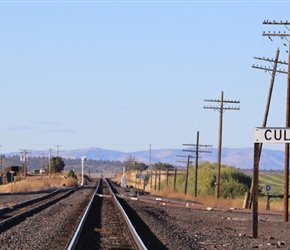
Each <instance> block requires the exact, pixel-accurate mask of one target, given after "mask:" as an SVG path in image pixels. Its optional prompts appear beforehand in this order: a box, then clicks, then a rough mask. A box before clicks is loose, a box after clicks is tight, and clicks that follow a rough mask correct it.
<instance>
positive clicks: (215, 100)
mask: <svg viewBox="0 0 290 250" xmlns="http://www.w3.org/2000/svg"><path fill="white" fill-rule="evenodd" d="M204 101H205V102H221V100H220V99H205V100H204ZM223 102H224V103H225V102H226V103H240V101H237V100H223Z"/></svg>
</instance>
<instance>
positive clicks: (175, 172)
mask: <svg viewBox="0 0 290 250" xmlns="http://www.w3.org/2000/svg"><path fill="white" fill-rule="evenodd" d="M176 175H177V168H175V170H174V181H173V182H174V184H173V190H174V192H175V191H176Z"/></svg>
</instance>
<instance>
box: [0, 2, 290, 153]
mask: <svg viewBox="0 0 290 250" xmlns="http://www.w3.org/2000/svg"><path fill="white" fill-rule="evenodd" d="M289 7H290V2H289V1H154V0H151V1H93V0H92V1H20V0H19V1H13V0H10V1H1V0H0V32H1V39H0V46H1V49H0V72H1V73H0V82H1V98H0V103H1V107H2V108H1V114H2V115H1V117H2V118H1V123H0V135H1V136H0V144H1V147H0V152H2V153H5V152H11V151H15V152H17V151H19V149H23V148H26V149H31V150H47V149H49V148H55V146H54V145H62V146H61V148H60V150H70V149H77V148H86V147H100V148H105V149H114V150H120V151H123V152H132V151H138V150H146V149H148V148H149V144H151V145H152V149H160V148H183V146H182V144H183V143H195V142H196V133H197V131H199V133H200V143H202V144H212V145H213V147H217V145H218V129H219V113H218V112H217V111H214V110H207V109H204V108H203V106H204V105H210V104H211V103H207V102H205V101H204V99H219V98H220V96H221V91H224V98H225V99H226V100H239V101H240V105H238V106H239V107H240V110H239V111H226V112H225V113H224V120H223V147H235V148H239V147H252V146H253V140H254V139H253V138H254V128H255V127H259V126H261V125H262V120H263V115H264V110H265V104H266V99H267V95H268V89H269V83H270V77H271V76H270V74H269V73H267V72H264V71H262V70H257V69H253V68H252V65H253V64H256V63H258V64H260V65H263V66H267V67H268V66H270V67H271V64H269V63H268V62H265V61H258V60H255V59H254V57H255V56H257V57H263V56H264V57H269V58H274V57H275V53H276V50H277V48H278V47H280V50H281V52H280V60H287V61H288V59H287V58H288V54H287V52H286V50H287V49H288V41H285V40H281V39H280V38H277V37H276V38H273V41H271V40H270V39H268V38H267V37H264V36H262V33H263V31H267V32H268V31H276V32H278V31H284V30H285V27H283V26H280V25H275V26H271V25H263V24H262V22H263V21H264V20H266V19H268V20H279V21H280V20H283V21H286V20H290V16H289ZM287 32H288V31H287ZM283 43H287V47H285V46H284V45H283ZM279 68H285V67H282V66H281V67H279ZM286 84H287V75H286V74H279V75H277V77H276V81H275V86H274V92H273V99H272V104H271V109H270V114H269V121H268V126H269V127H271V126H278V127H284V125H285V105H286V104H285V100H286ZM212 104H213V105H215V103H212ZM265 147H267V148H273V149H282V150H283V148H284V145H265Z"/></svg>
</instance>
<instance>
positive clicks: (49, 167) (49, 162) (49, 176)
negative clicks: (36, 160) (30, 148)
mask: <svg viewBox="0 0 290 250" xmlns="http://www.w3.org/2000/svg"><path fill="white" fill-rule="evenodd" d="M48 150H49V156H48V179H50V178H51V150H52V149H51V148H50V149H48Z"/></svg>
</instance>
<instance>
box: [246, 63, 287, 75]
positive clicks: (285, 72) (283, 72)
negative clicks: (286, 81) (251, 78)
mask: <svg viewBox="0 0 290 250" xmlns="http://www.w3.org/2000/svg"><path fill="white" fill-rule="evenodd" d="M252 68H254V69H262V70H265V71H271V72H274V70H273V69H271V68H267V67H262V66H258V65H253V66H252ZM275 72H277V73H282V74H288V72H287V71H286V70H279V69H278V70H275Z"/></svg>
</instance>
